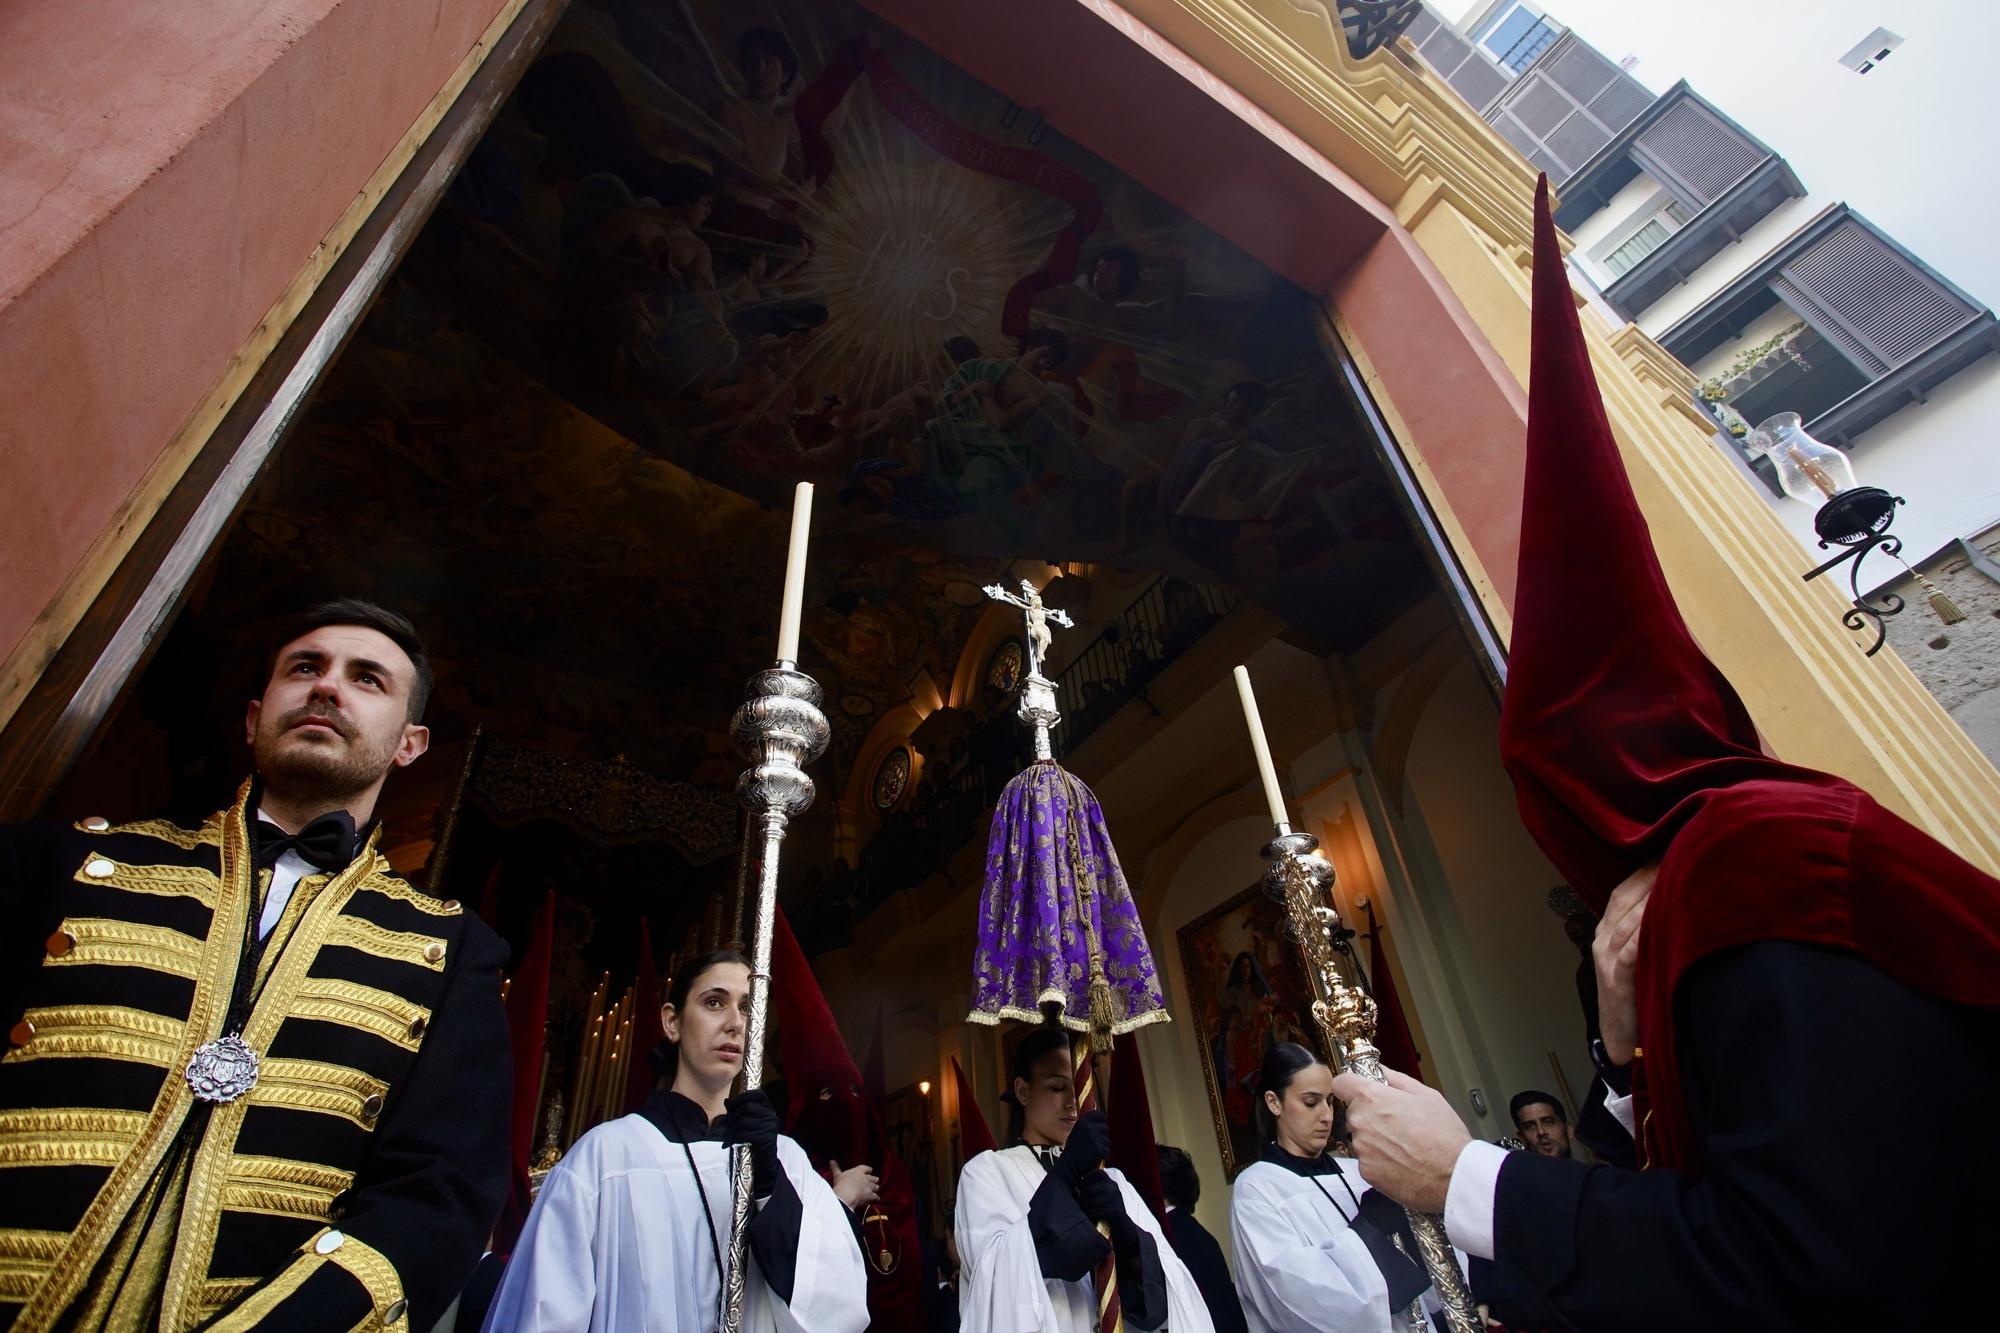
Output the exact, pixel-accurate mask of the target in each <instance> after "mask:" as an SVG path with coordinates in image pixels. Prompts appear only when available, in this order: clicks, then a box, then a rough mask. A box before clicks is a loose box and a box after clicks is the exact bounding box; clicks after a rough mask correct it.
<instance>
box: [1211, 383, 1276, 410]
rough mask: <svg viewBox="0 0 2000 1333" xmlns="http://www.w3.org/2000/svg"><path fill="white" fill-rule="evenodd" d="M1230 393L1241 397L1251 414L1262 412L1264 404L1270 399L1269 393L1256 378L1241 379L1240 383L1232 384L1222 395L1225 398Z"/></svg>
mask: <svg viewBox="0 0 2000 1333" xmlns="http://www.w3.org/2000/svg"><path fill="white" fill-rule="evenodd" d="M1232 393H1233V394H1235V395H1236V396H1237V397H1238V398H1241V399H1242V400H1243V406H1245V407H1247V408H1249V409H1250V411H1251V412H1252V413H1253V414H1254V413H1257V412H1262V411H1263V410H1264V404H1265V403H1266V402H1268V401H1269V400H1270V395H1269V393H1267V392H1266V390H1265V388H1264V386H1263V385H1261V384H1259V383H1258V382H1257V381H1256V380H1243V381H1242V382H1240V383H1237V384H1232V385H1230V386H1229V388H1228V389H1227V390H1226V391H1225V392H1224V393H1223V395H1222V396H1223V397H1224V398H1227V397H1228V396H1229V395H1230V394H1232Z"/></svg>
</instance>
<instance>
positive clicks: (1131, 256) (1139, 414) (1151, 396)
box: [1003, 245, 1187, 423]
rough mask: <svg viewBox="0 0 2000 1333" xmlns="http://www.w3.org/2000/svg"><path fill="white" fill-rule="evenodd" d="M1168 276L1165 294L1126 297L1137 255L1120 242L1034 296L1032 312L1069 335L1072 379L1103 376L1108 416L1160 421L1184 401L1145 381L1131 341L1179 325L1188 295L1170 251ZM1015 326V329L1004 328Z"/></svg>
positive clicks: (1183, 270)
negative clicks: (1138, 299)
mask: <svg viewBox="0 0 2000 1333" xmlns="http://www.w3.org/2000/svg"><path fill="white" fill-rule="evenodd" d="M1168 267H1169V270H1170V276H1169V279H1168V290H1167V295H1166V297H1165V299H1164V300H1161V301H1157V302H1135V301H1132V300H1131V299H1130V297H1131V295H1132V293H1133V292H1134V291H1136V290H1137V289H1138V286H1139V280H1140V277H1141V271H1140V265H1139V256H1138V255H1137V254H1136V253H1134V252H1133V251H1132V250H1130V249H1127V248H1126V247H1124V246H1122V245H1121V246H1113V247H1112V248H1110V249H1108V250H1105V251H1104V252H1103V253H1101V254H1099V255H1098V256H1097V258H1096V259H1095V260H1094V261H1093V262H1092V264H1091V266H1090V271H1089V273H1088V274H1085V275H1080V276H1079V277H1078V278H1076V280H1074V281H1072V282H1067V283H1064V284H1062V285H1061V286H1057V287H1051V288H1049V289H1048V290H1046V291H1043V292H1041V293H1039V294H1038V295H1036V297H1035V299H1034V302H1033V309H1034V311H1035V313H1036V314H1037V315H1039V316H1041V317H1042V318H1044V319H1047V320H1050V321H1052V322H1053V323H1055V324H1056V325H1058V326H1059V327H1061V328H1062V329H1063V331H1064V332H1065V333H1067V334H1068V335H1069V338H1070V365H1071V366H1072V367H1074V370H1073V371H1072V372H1071V373H1070V376H1069V378H1070V379H1071V380H1072V382H1074V383H1077V384H1098V383H1099V382H1100V381H1102V380H1108V381H1109V385H1108V392H1106V391H1105V390H1103V389H1100V391H1099V395H1098V396H1100V397H1108V399H1109V401H1110V407H1111V411H1112V414H1113V415H1114V416H1115V417H1116V418H1117V419H1118V420H1119V421H1123V422H1129V423H1144V422H1149V421H1157V420H1159V419H1160V418H1161V417H1163V416H1166V415H1167V414H1169V413H1171V412H1172V411H1173V410H1174V409H1175V408H1176V407H1177V406H1179V405H1180V403H1181V401H1182V400H1181V395H1180V392H1179V391H1178V390H1176V389H1173V388H1171V387H1169V386H1167V385H1163V384H1156V383H1154V382H1152V381H1150V380H1148V379H1147V378H1146V377H1145V376H1144V375H1143V374H1142V373H1141V372H1140V368H1139V353H1138V351H1137V350H1136V346H1135V345H1143V344H1144V343H1146V342H1148V341H1154V340H1158V339H1160V338H1163V337H1165V336H1167V335H1169V334H1171V333H1173V332H1175V331H1177V330H1178V329H1179V328H1180V326H1181V317H1182V312H1183V307H1184V303H1185V300H1186V297H1187V258H1186V256H1185V255H1183V254H1181V252H1179V251H1178V250H1176V251H1173V252H1171V253H1170V254H1169V255H1168ZM1003 331H1007V332H1012V331H1013V330H1003Z"/></svg>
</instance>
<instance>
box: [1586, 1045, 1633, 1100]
mask: <svg viewBox="0 0 2000 1333" xmlns="http://www.w3.org/2000/svg"><path fill="white" fill-rule="evenodd" d="M1590 1063H1591V1064H1593V1065H1595V1066H1597V1076H1598V1077H1599V1078H1601V1079H1603V1080H1604V1086H1605V1087H1607V1088H1610V1089H1611V1090H1612V1091H1613V1092H1615V1093H1617V1094H1618V1095H1619V1096H1620V1097H1629V1096H1631V1095H1632V1066H1631V1065H1629V1064H1623V1065H1621V1064H1614V1063H1612V1060H1611V1052H1609V1051H1607V1050H1605V1049H1604V1039H1603V1038H1602V1037H1592V1038H1591V1039H1590Z"/></svg>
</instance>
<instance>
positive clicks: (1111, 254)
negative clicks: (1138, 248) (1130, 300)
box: [1097, 245, 1139, 296]
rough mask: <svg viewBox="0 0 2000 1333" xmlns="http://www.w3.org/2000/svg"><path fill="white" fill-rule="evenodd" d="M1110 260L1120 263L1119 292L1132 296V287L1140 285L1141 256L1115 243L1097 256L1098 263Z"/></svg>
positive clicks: (1122, 294) (1121, 294)
mask: <svg viewBox="0 0 2000 1333" xmlns="http://www.w3.org/2000/svg"><path fill="white" fill-rule="evenodd" d="M1107 259H1108V260H1110V261H1111V262H1112V263H1114V264H1116V265H1118V268H1119V274H1118V294H1119V295H1120V296H1130V295H1131V294H1132V289H1133V288H1135V287H1137V286H1138V285H1139V256H1138V255H1137V254H1136V253H1134V252H1133V251H1131V250H1128V249H1126V248H1125V247H1124V246H1122V245H1114V246H1112V247H1111V248H1110V249H1109V250H1106V251H1105V252H1104V253H1103V254H1101V255H1099V256H1098V257H1097V262H1098V263H1100V264H1101V263H1103V262H1104V261H1105V260H1107Z"/></svg>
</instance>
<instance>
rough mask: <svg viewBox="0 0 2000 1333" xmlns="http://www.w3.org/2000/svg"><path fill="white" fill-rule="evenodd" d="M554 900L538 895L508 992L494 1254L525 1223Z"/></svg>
mask: <svg viewBox="0 0 2000 1333" xmlns="http://www.w3.org/2000/svg"><path fill="white" fill-rule="evenodd" d="M555 929H556V896H555V894H554V893H546V894H543V895H542V905H541V906H540V907H539V908H538V909H536V911H535V919H534V924H533V925H532V926H531V927H530V928H529V931H528V948H527V952H526V953H525V954H524V955H523V956H522V958H521V965H520V967H519V968H517V969H516V970H515V972H514V980H513V984H512V985H511V986H510V987H509V988H508V991H507V1030H508V1032H509V1034H510V1035H511V1037H512V1040H513V1048H514V1114H513V1133H512V1135H511V1138H510V1140H509V1153H510V1156H511V1159H512V1161H511V1167H510V1171H509V1179H508V1182H507V1202H506V1203H505V1205H503V1206H502V1208H501V1210H500V1221H499V1223H498V1224H497V1225H496V1226H495V1227H494V1230H493V1248H494V1250H495V1251H497V1252H498V1253H500V1254H510V1253H512V1252H513V1249H514V1242H515V1241H517V1240H519V1239H520V1236H521V1227H522V1226H523V1225H524V1224H525V1223H526V1222H527V1220H528V1209H529V1207H530V1206H531V1205H532V1204H533V1202H534V1201H533V1199H531V1198H530V1197H529V1193H528V1165H529V1163H531V1162H532V1161H533V1160H534V1153H535V1111H536V1109H537V1108H538V1107H539V1106H540V1105H541V1091H542V1048H543V1044H544V1038H545V1036H546V1034H547V1025H548V1018H549V950H550V948H551V947H552V944H553V941H554V938H555Z"/></svg>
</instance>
